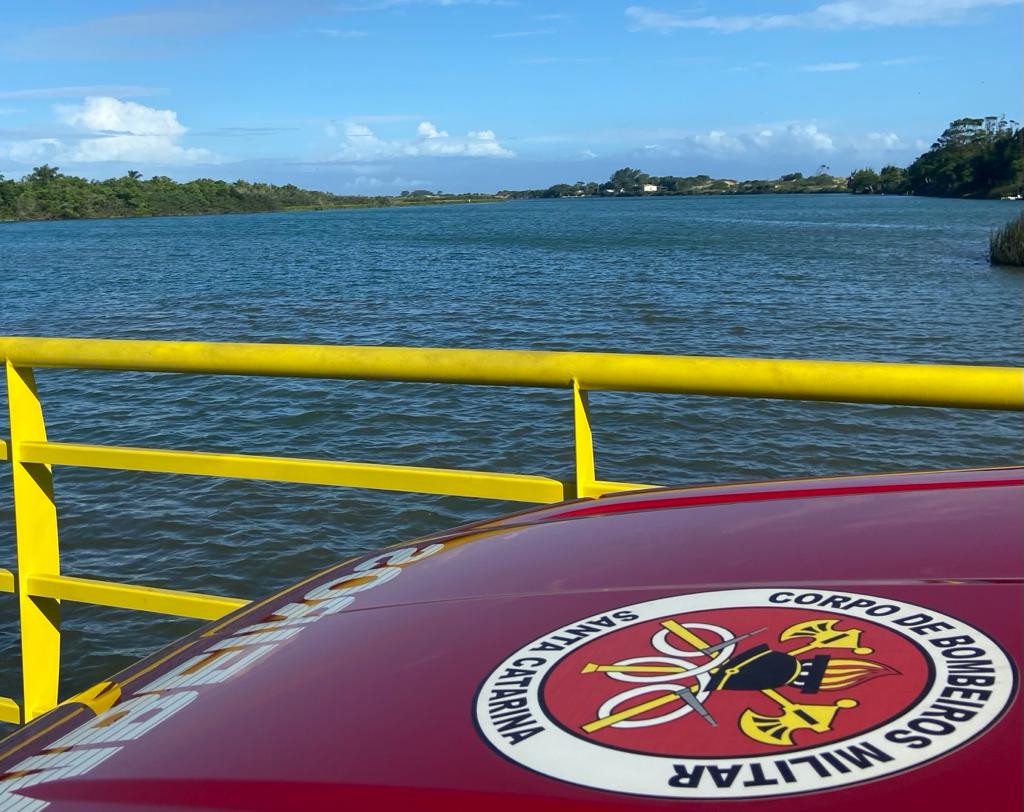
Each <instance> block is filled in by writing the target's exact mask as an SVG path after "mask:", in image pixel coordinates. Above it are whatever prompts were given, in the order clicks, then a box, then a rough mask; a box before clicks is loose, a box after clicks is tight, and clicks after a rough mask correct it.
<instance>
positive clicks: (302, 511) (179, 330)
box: [0, 196, 1024, 695]
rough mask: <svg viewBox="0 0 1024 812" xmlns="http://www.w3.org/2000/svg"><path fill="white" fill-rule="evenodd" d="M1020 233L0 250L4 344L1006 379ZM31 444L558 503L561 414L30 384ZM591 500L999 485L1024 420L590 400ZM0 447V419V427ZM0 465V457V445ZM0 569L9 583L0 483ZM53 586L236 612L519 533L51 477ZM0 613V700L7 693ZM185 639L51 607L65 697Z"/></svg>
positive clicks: (970, 217)
mask: <svg viewBox="0 0 1024 812" xmlns="http://www.w3.org/2000/svg"><path fill="white" fill-rule="evenodd" d="M1019 208H1020V207H1019V205H1018V204H1015V203H1006V202H998V201H995V202H982V201H953V200H928V199H920V198H887V197H885V198H883V197H870V198H869V197H856V198H855V197H846V196H805V197H804V196H779V197H771V196H766V197H737V198H649V199H623V200H555V201H527V202H519V203H506V204H497V205H473V206H453V207H435V206H431V207H424V208H408V209H400V210H354V211H335V212H307V213H295V214H271V215H241V216H224V217H205V218H204V217H186V218H163V219H150V220H145V219H143V220H121V221H116V220H106V221H92V222H58V223H23V224H10V225H3V226H0V295H2V300H3V309H2V311H0V334H20V335H60V336H97V337H108V338H150V339H194V340H208V341H218V340H230V341H256V342H261V341H262V342H266V341H285V342H309V343H333V344H386V345H413V346H452V347H499V348H522V349H551V350H603V351H622V352H656V353H685V354H705V355H719V354H720V355H746V356H767V357H791V358H793V357H822V358H838V359H866V360H879V361H907V362H954V363H977V364H1003V365H1021V364H1024V344H1022V342H1021V338H1022V332H1024V330H1022V322H1024V308H1022V306H1021V304H1022V288H1024V275H1022V274H1021V273H1020V272H1013V271H1010V270H1005V269H1003V270H1001V269H992V268H989V266H988V264H987V261H986V257H985V252H986V244H987V235H988V233H989V231H990V229H992V228H993V227H995V226H997V225H1000V224H1001V223H1003V222H1005V221H1006V220H1008V219H1009V218H1010V217H1011V216H1012V215H1014V214H1016V212H1017V211H1018V210H1019ZM38 379H39V384H40V389H41V392H42V396H43V399H44V406H45V409H46V418H47V424H48V430H49V433H50V438H51V439H55V440H62V441H78V442H98V443H112V444H120V445H148V446H154V447H166V448H188V449H197V450H205V451H237V452H248V453H267V454H287V455H293V456H311V457H321V458H332V459H350V460H366V461H374V462H385V463H406V464H415V465H427V466H451V467H462V468H479V469H489V470H497V471H516V472H522V473H536V474H546V475H551V476H556V477H561V478H571V470H572V452H571V442H572V429H571V422H570V414H571V412H570V401H569V394H568V393H567V392H552V391H545V390H516V389H509V390H503V389H488V388H478V387H451V386H437V385H423V384H370V383H355V382H353V383H348V382H338V381H333V382H320V381H293V380H273V379H266V380H259V379H248V380H246V379H232V378H200V377H191V376H174V375H147V374H135V373H133V374H127V373H120V374H112V373H100V372H75V371H41V372H39V373H38ZM592 406H593V411H594V417H593V419H594V428H595V442H596V451H597V455H598V466H599V467H598V471H599V475H600V476H601V477H602V478H605V479H620V480H625V481H634V482H654V483H661V484H669V483H679V484H689V483H707V482H728V481H736V480H744V479H766V478H776V477H792V476H804V475H831V474H845V473H853V472H880V471H893V470H913V469H935V468H956V467H968V466H997V465H1004V464H1009V463H1017V462H1019V461H1020V451H1021V442H1020V441H1021V437H1022V435H1024V432H1022V428H1024V423H1022V420H1021V416H1020V415H1017V414H1003V413H987V412H970V411H958V410H948V409H935V410H932V409H921V408H901V407H885V406H847V405H833V404H799V403H788V402H782V401H777V402H773V401H760V402H758V401H742V400H734V401H727V400H716V399H712V398H703V397H670V396H646V395H621V394H597V395H594V396H592ZM0 419H2V420H5V419H6V415H4V417H3V418H0ZM0 436H7V428H6V425H2V424H0ZM0 477H2V478H3V479H2V481H0V550H2V551H3V552H2V554H0V566H7V567H11V568H13V566H14V546H13V527H12V522H11V505H10V481H9V469H8V467H7V466H2V467H0ZM55 487H56V493H57V499H58V509H59V520H60V533H61V539H62V541H61V553H62V561H63V568H64V571H65V572H67V573H69V574H79V575H91V576H95V577H103V578H111V579H123V580H128V581H134V582H137V583H148V584H153V585H157V586H170V587H177V588H185V589H196V590H204V591H209V592H216V593H220V594H226V595H237V596H240V597H257V596H260V595H263V594H266V593H268V592H270V591H272V590H274V589H276V588H279V587H282V586H284V585H286V584H288V583H289V582H291V581H294V580H297V579H298V578H299V577H301V576H303V575H306V574H307V573H309V572H311V571H314V570H316V569H317V568H321V567H324V566H326V565H328V564H331V563H333V562H335V561H337V560H339V559H342V558H345V557H348V556H350V555H351V554H353V553H358V552H363V551H366V550H370V549H373V548H376V547H379V546H381V545H384V544H389V543H394V542H398V541H402V540H404V539H407V538H411V537H414V536H417V535H420V534H423V533H426V532H430V531H435V530H441V529H444V528H446V527H449V526H452V525H456V524H461V523H464V522H466V521H470V520H473V519H477V518H483V517H486V516H492V515H497V514H499V513H502V512H507V511H509V510H512V509H519V508H521V507H522V505H516V504H510V503H498V502H480V501H472V500H466V499H457V498H446V497H430V496H420V495H414V494H391V493H376V492H372V491H354V490H345V489H332V488H323V487H307V486H298V485H277V484H269V483H255V482H242V481H219V480H209V479H202V478H193V477H178V476H163V475H149V474H131V473H117V472H101V471H89V470H85V469H71V468H60V469H58V470H57V471H56V473H55ZM13 606H14V600H13V597H11V596H8V597H3V596H0V694H3V695H17V694H18V690H19V689H18V687H17V681H18V676H17V674H18V672H17V670H16V664H17V654H16V653H17V645H16V637H15V635H14V633H13V632H14V629H15V626H14V613H13ZM193 626H194V624H193V622H191V621H187V620H175V619H170V618H163V617H160V616H147V615H142V614H135V613H127V612H121V611H116V610H106V609H100V608H94V607H87V606H82V605H76V604H65V625H64V629H65V632H64V670H63V676H64V690H65V692H68V691H71V690H78V689H81V688H83V687H85V686H86V685H88V684H91V683H92V682H94V681H96V680H99V679H102V678H104V677H106V676H108V675H109V674H111V673H112V672H114V671H116V670H117V669H119V668H121V667H123V666H125V665H127V664H128V663H130V662H132V661H133V660H135V659H137V658H138V657H140V656H142V655H144V654H146V653H148V652H150V651H152V650H153V649H154V648H155V647H157V646H158V645H160V644H162V643H165V642H167V641H169V640H171V639H173V638H175V637H177V636H179V635H181V634H184V633H185V632H187V631H188V630H189V629H191V628H193Z"/></svg>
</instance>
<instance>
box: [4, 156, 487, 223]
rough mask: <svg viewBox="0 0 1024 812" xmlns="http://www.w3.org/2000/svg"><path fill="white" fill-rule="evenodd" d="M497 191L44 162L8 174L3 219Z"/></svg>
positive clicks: (471, 199) (299, 207)
mask: <svg viewBox="0 0 1024 812" xmlns="http://www.w3.org/2000/svg"><path fill="white" fill-rule="evenodd" d="M498 199H499V198H497V197H494V196H492V195H474V194H457V195H450V194H443V193H440V192H438V193H434V192H427V191H424V190H417V191H416V192H403V193H402V195H400V196H398V197H390V196H372V197H371V196H362V195H335V194H331V193H330V192H320V191H314V190H310V189H300V188H299V187H297V186H293V185H291V184H288V185H286V186H275V185H273V184H269V183H249V182H247V181H243V180H237V181H235V182H233V183H227V182H225V181H222V180H211V179H209V178H200V179H198V180H193V181H188V182H187V183H177V182H176V181H173V180H171V179H170V178H168V177H163V176H159V175H158V176H156V177H153V178H148V179H146V180H143V178H142V176H141V175H140V174H139V173H138V172H129V173H128V174H127V175H125V176H123V177H120V178H109V179H107V180H86V179H85V178H79V177H75V176H73V175H65V174H62V173H61V172H60V171H58V169H57V167H51V166H40V167H36V169H34V170H33V171H32V173H31V174H29V175H26V176H25V177H24V178H22V179H21V180H10V179H4V178H3V177H2V176H0V220H8V221H19V220H84V219H99V218H120V217H161V216H174V215H179V216H180V215H189V214H251V213H257V212H274V211H318V210H324V209H355V208H359V209H361V208H381V207H388V206H425V205H435V204H439V203H484V202H491V201H494V200H498Z"/></svg>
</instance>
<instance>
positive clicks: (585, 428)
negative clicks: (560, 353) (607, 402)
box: [572, 378, 597, 498]
mask: <svg viewBox="0 0 1024 812" xmlns="http://www.w3.org/2000/svg"><path fill="white" fill-rule="evenodd" d="M572 417H573V433H574V435H575V438H574V439H575V457H576V497H577V498H579V497H582V496H590V495H591V494H590V490H591V489H593V487H594V484H595V482H596V481H597V470H596V467H595V465H594V435H593V433H592V432H591V430H590V401H589V399H588V398H587V390H585V389H581V388H580V382H579V379H578V378H573V379H572Z"/></svg>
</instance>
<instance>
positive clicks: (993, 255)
mask: <svg viewBox="0 0 1024 812" xmlns="http://www.w3.org/2000/svg"><path fill="white" fill-rule="evenodd" d="M988 260H989V262H991V263H992V264H993V265H1016V266H1017V267H1024V212H1021V213H1020V214H1018V215H1017V217H1016V218H1014V219H1013V220H1011V221H1010V222H1009V223H1007V224H1006V225H1005V226H1003V227H1002V228H998V229H996V230H995V231H993V232H992V235H991V236H990V237H989V244H988Z"/></svg>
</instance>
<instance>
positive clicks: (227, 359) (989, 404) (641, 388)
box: [0, 337, 1024, 722]
mask: <svg viewBox="0 0 1024 812" xmlns="http://www.w3.org/2000/svg"><path fill="white" fill-rule="evenodd" d="M0 357H2V358H3V360H4V362H5V367H6V373H7V394H8V406H9V409H10V430H11V437H10V440H9V441H7V440H3V439H0V461H5V460H9V461H10V462H11V464H12V466H13V477H12V480H13V485H14V515H15V527H16V535H17V551H16V552H17V571H16V573H14V572H11V571H9V570H6V569H0V592H3V591H7V592H11V591H15V592H17V593H18V602H19V610H20V623H21V647H22V682H23V700H22V702H21V704H20V705H19V704H18V703H17V702H15V701H14V700H13V699H9V698H6V697H0V721H5V722H19V721H27V720H29V719H32V718H34V717H36V716H38V715H39V714H41V713H44V712H45V711H47V710H49V709H50V708H52V707H54V705H55V704H56V702H57V684H58V677H59V669H60V602H61V600H69V601H78V602H84V603H92V604H97V605H104V606H118V607H123V608H129V609H136V610H140V611H149V612H163V613H167V614H175V615H181V616H184V617H193V618H207V619H213V618H217V617H221V616H223V615H224V614H225V613H227V612H230V611H233V610H234V609H237V608H240V607H242V606H244V605H245V604H246V603H247V602H246V601H245V600H243V599H240V598H224V597H219V596H213V595H203V594H199V593H193V592H181V591H177V590H170V589H160V588H156V587H147V586H139V585H132V584H116V583H110V582H106V581H99V580H94V579H89V578H78V577H72V576H67V575H62V574H61V573H60V555H59V547H58V539H57V514H56V503H55V499H54V494H53V479H52V475H51V471H50V467H51V466H52V465H75V466H84V467H92V468H113V469H120V470H133V471H150V472H162V473H178V474H191V475H197V476H218V477H237V478H246V479H260V480H273V481H283V482H302V483H307V484H319V485H335V486H346V487H361V488H379V489H386V490H402V491H414V492H419V493H437V494H449V495H459V496H473V497H481V498H490V499H511V500H520V501H525V502H541V503H544V502H557V501H560V500H562V499H565V498H569V497H573V496H600V495H603V494H607V493H615V492H620V491H625V490H637V489H642V488H649V487H654V486H651V485H642V484H638V483H628V482H608V481H603V480H599V479H598V478H597V474H596V466H595V461H594V450H593V442H592V433H591V427H590V412H589V406H588V403H587V393H588V391H595V390H604V391H623V392H659V393H672V394H699V395H720V396H731V397H756V398H784V399H790V400H818V401H836V402H849V403H887V404H904V405H913V406H947V407H957V408H967V409H1000V410H1016V411H1019V410H1024V370H1022V369H1020V368H1016V367H992V366H959V365H942V366H938V365H918V364H877V363H862V362H855V361H819V360H775V359H767V358H714V357H704V356H669V355H638V354H615V353H582V352H539V351H526V350H522V351H521V350H471V349H435V348H408V347H334V346H311V345H300V344H227V343H223V344H222V343H202V342H181V341H111V340H103V339H82V338H19V337H11V338H2V337H0ZM36 367H47V368H64V369H97V370H115V371H116V370H122V371H128V370H130V371H139V372H169V373H191V374H211V375H259V376H288V377H304V378H328V379H329V378H334V379H349V380H370V381H410V382H425V383H426V382H429V383H456V384H477V385H485V386H516V387H546V388H562V389H567V390H569V391H570V392H571V395H572V400H573V423H574V426H573V437H574V449H575V465H576V471H575V478H574V479H573V480H572V481H560V480H558V479H552V478H549V477H544V476H537V475H533V474H514V473H499V472H492V471H464V470H462V471H460V470H453V469H438V468H424V467H417V466H406V465H381V464H377V463H363V462H344V461H333V460H311V459H294V458H284V457H267V456H255V455H245V454H211V453H205V452H201V451H189V450H162V449H151V448H127V447H117V446H100V445H86V444H79V443H63V442H62V443H56V442H49V441H48V440H47V438H46V427H45V422H44V420H43V411H42V404H41V403H40V401H39V395H38V390H37V388H36V384H35V378H34V374H33V368H36Z"/></svg>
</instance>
